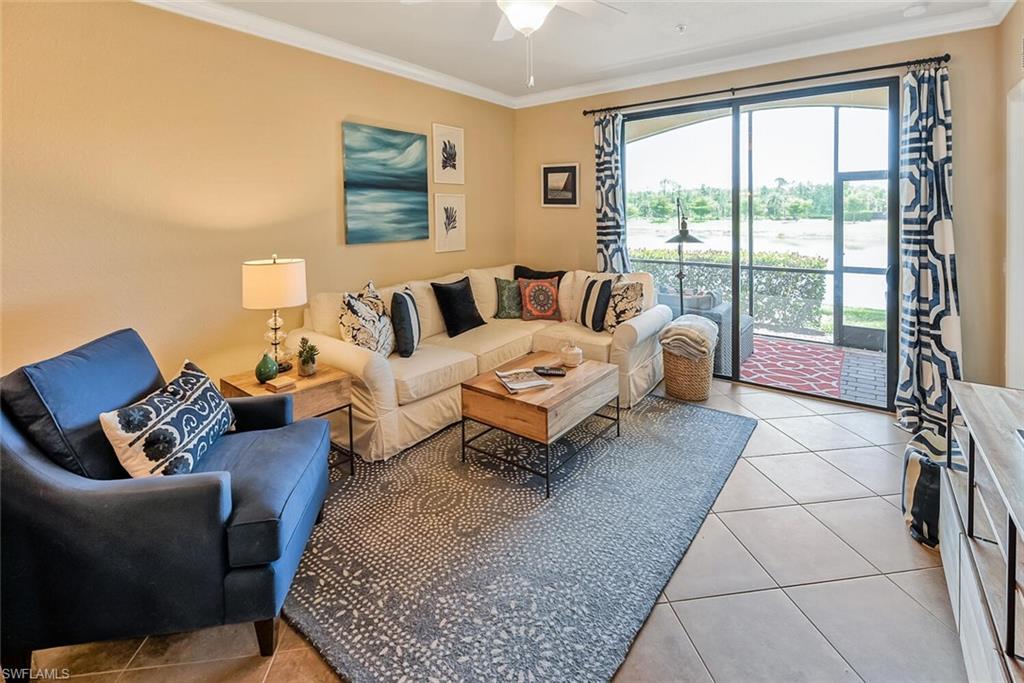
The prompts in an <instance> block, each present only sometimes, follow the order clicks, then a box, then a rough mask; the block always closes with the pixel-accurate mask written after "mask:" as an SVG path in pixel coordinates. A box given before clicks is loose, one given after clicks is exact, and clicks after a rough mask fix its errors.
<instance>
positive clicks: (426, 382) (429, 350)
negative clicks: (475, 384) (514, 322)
mask: <svg viewBox="0 0 1024 683" xmlns="http://www.w3.org/2000/svg"><path fill="white" fill-rule="evenodd" d="M486 327H489V325H488V326H486ZM486 327H483V328H480V329H486ZM467 334H470V333H467ZM459 338H460V339H461V338H462V337H459ZM435 340H437V341H442V340H443V341H449V338H448V336H447V335H443V334H442V335H437V336H435V337H432V338H430V339H426V340H424V342H423V343H422V344H420V347H419V348H418V349H416V353H414V354H413V355H412V356H410V357H409V358H402V357H401V356H391V357H390V358H388V365H390V366H391V373H392V374H393V375H394V377H395V392H396V393H397V395H398V405H406V404H407V403H412V402H413V401H418V400H419V399H421V398H426V397H428V396H433V395H434V394H436V393H438V392H440V391H444V390H445V389H449V388H451V387H454V386H458V385H459V384H460V383H462V382H464V381H465V380H467V379H469V378H470V377H473V376H474V375H475V374H476V357H474V356H473V354H471V353H468V352H466V351H461V350H459V349H457V348H452V347H446V346H439V345H437V344H434V343H432V342H434V341H435Z"/></svg>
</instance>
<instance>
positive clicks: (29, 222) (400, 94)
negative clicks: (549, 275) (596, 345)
mask: <svg viewBox="0 0 1024 683" xmlns="http://www.w3.org/2000/svg"><path fill="white" fill-rule="evenodd" d="M345 120H355V121H360V122H364V123H372V124H379V125H385V126H389V127H394V128H399V129H403V130H413V131H419V132H423V133H429V132H430V125H431V123H432V122H442V123H448V124H452V125H456V126H461V127H463V128H464V129H465V139H466V151H467V157H468V166H467V176H466V184H465V185H464V186H457V185H432V187H431V193H433V192H458V193H461V192H464V193H465V194H466V195H467V211H468V221H469V223H468V225H469V234H468V249H467V250H466V251H465V252H455V253H448V254H435V253H434V245H433V240H432V239H431V240H427V241H417V242H405V243H395V244H389V245H362V246H352V247H347V246H345V245H344V241H343V239H342V237H341V233H340V230H341V227H340V226H341V225H342V223H341V220H340V207H339V201H340V200H341V197H342V193H341V191H340V187H339V185H340V182H341V163H340V154H341V152H340V144H341V132H340V126H341V122H342V121H345ZM513 126H514V117H513V113H512V111H511V110H508V109H505V108H503V107H499V106H496V105H492V104H488V103H485V102H482V101H479V100H475V99H472V98H469V97H464V96H461V95H457V94H454V93H451V92H447V91H443V90H439V89H437V88H432V87H430V86H426V85H421V84H418V83H414V82H412V81H408V80H405V79H400V78H397V77H392V76H388V75H385V74H382V73H380V72H377V71H372V70H369V69H365V68H362V67H358V66H354V65H351V64H347V63H344V62H340V61H337V60H334V59H330V58H327V57H322V56H319V55H315V54H312V53H310V52H306V51H303V50H298V49H295V48H292V47H287V46H284V45H280V44H278V43H273V42H270V41H267V40H262V39H259V38H255V37H253V36H248V35H245V34H242V33H238V32H236V31H231V30H228V29H224V28H220V27H217V26H213V25H210V24H206V23H201V22H198V21H193V20H190V19H186V18H183V17H179V16H176V15H173V14H169V13H166V12H163V11H159V10H155V9H151V8H147V7H143V6H140V5H135V4H128V3H118V4H74V5H72V4H42V3H40V4H31V5H27V4H12V3H4V7H3V136H2V142H3V145H2V146H3V169H2V172H3V179H4V184H3V197H2V201H3V207H2V221H3V223H2V230H3V239H2V250H3V251H2V254H3V263H2V270H3V273H2V286H3V325H2V327H3V330H2V351H3V356H2V363H0V364H2V370H3V371H7V370H10V369H11V368H14V367H16V366H18V365H20V364H22V363H25V362H28V361H32V360H38V359H41V358H45V357H47V356H49V355H52V354H56V353H59V352H61V351H63V350H65V349H67V348H69V347H71V346H73V345H76V344H79V343H81V342H84V341H87V340H89V339H91V338H92V337H95V336H97V335H100V334H103V333H105V332H108V331H110V330H113V329H117V328H119V327H127V326H131V327H135V328H137V329H138V330H139V331H140V332H141V333H142V336H143V337H144V338H145V339H146V341H147V342H148V343H149V344H150V346H151V348H152V349H153V351H154V353H155V355H156V357H157V360H158V362H159V363H160V366H161V368H162V369H163V370H164V372H165V373H167V372H174V371H176V369H177V365H178V364H179V363H180V362H181V360H182V359H183V358H184V357H185V356H189V357H191V358H192V359H193V360H195V361H196V362H198V363H199V364H200V365H201V366H203V367H204V368H206V369H207V371H208V372H210V373H211V374H214V375H220V374H227V373H230V372H239V371H243V370H248V369H251V368H252V367H255V365H256V361H257V360H258V355H259V352H260V351H261V349H262V347H263V344H262V341H261V336H262V334H263V331H264V329H265V328H264V321H265V320H266V318H267V317H269V314H268V313H264V312H261V311H260V312H257V311H244V310H242V308H241V285H240V267H239V265H240V263H241V262H242V261H243V260H245V259H251V258H260V257H267V256H269V255H270V254H271V253H273V252H277V253H278V254H280V255H282V256H300V257H304V258H305V259H306V260H307V268H308V276H307V277H308V284H309V290H310V292H315V291H322V290H325V289H334V290H341V289H344V288H348V287H356V286H359V285H361V284H362V283H363V282H365V281H366V279H368V278H370V277H373V278H375V279H377V281H378V282H379V283H381V284H388V283H390V282H395V281H400V280H404V279H409V278H412V277H424V276H429V275H436V274H439V273H445V272H450V271H455V270H460V269H463V268H466V267H468V266H471V265H474V266H477V265H488V264H497V263H499V262H508V261H509V260H510V258H511V256H512V253H513V250H514V233H513V222H512V215H513V200H512V190H511V188H512V164H511V162H512V158H513V153H512V146H513V143H514V129H513ZM431 202H433V199H431ZM286 319H287V322H288V325H289V327H294V326H297V324H298V322H299V321H300V317H299V314H298V310H297V309H295V310H292V311H290V312H289V313H288V314H287V315H286Z"/></svg>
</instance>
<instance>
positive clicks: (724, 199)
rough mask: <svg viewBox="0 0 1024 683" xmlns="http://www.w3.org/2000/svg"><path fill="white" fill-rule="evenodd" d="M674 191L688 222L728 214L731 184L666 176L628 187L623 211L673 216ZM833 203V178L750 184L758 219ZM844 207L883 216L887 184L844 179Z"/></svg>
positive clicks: (825, 214)
mask: <svg viewBox="0 0 1024 683" xmlns="http://www.w3.org/2000/svg"><path fill="white" fill-rule="evenodd" d="M677 197H678V198H679V199H680V200H681V201H682V206H683V212H684V213H685V214H686V216H687V219H688V220H689V221H691V222H696V223H699V222H702V221H713V220H721V219H723V218H728V217H729V216H730V215H731V210H732V191H731V190H730V189H728V188H722V187H709V186H707V185H701V186H700V187H698V188H683V187H682V186H680V185H679V183H677V182H675V181H674V180H668V179H666V180H662V181H661V182H660V183H659V188H658V189H657V190H640V191H636V192H628V193H627V197H626V212H627V215H628V216H629V217H631V218H643V219H647V220H649V221H651V222H652V223H666V222H669V221H674V220H675V218H676V198H677ZM741 197H742V200H741V201H742V202H743V209H742V211H743V215H746V198H745V197H743V196H742V195H741ZM832 204H833V188H832V183H792V182H789V181H787V180H786V179H785V178H776V179H775V184H774V185H771V186H769V185H762V186H761V187H759V188H755V189H754V207H753V208H754V218H758V219H769V220H797V219H800V218H831V217H832ZM843 213H844V216H845V218H846V220H848V221H860V220H871V219H873V218H881V217H884V216H885V213H886V190H885V188H884V187H878V186H876V185H862V184H856V183H854V184H849V185H847V188H846V196H845V197H844V202H843Z"/></svg>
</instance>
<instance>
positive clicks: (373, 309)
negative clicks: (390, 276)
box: [338, 280, 395, 356]
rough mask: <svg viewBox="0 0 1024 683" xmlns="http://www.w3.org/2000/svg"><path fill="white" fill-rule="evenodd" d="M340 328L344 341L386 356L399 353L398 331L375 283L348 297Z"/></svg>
mask: <svg viewBox="0 0 1024 683" xmlns="http://www.w3.org/2000/svg"><path fill="white" fill-rule="evenodd" d="M338 326H339V332H340V334H341V339H342V341H347V342H349V343H350V344H355V345H356V346H361V347H362V348H364V349H367V350H369V351H373V352H374V353H379V354H380V355H382V356H389V355H391V352H392V351H394V350H395V329H394V328H393V327H392V326H391V318H390V317H388V312H387V307H386V306H385V305H384V299H383V298H381V295H380V294H379V293H378V292H377V288H376V287H374V286H373V281H372V280H371V281H370V282H367V283H366V286H365V287H363V288H362V289H361V290H360V291H358V292H356V293H355V294H345V296H344V299H343V301H342V306H341V312H340V315H339V316H338Z"/></svg>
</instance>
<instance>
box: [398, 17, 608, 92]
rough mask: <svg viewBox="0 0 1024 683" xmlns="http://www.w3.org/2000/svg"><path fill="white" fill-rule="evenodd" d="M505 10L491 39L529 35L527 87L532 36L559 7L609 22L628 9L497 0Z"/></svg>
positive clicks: (531, 54)
mask: <svg viewBox="0 0 1024 683" xmlns="http://www.w3.org/2000/svg"><path fill="white" fill-rule="evenodd" d="M401 1H402V3H403V4H406V5H414V4H421V3H424V2H430V1H431V0H401ZM495 2H496V3H497V5H498V8H499V9H501V20H500V21H499V22H498V27H497V28H496V29H495V31H494V36H493V37H492V38H491V40H493V41H495V42H503V41H506V40H510V39H512V38H514V37H515V36H516V33H521V34H522V35H523V36H525V37H526V45H527V48H526V49H527V68H528V71H529V75H528V79H527V82H526V87H528V88H532V87H533V86H534V80H533V40H532V38H531V37H532V36H533V34H534V32H536V31H537V29H539V28H540V27H541V26H542V25H543V24H544V20H545V19H547V17H548V14H550V12H551V10H553V9H555V8H556V7H559V8H561V9H566V10H569V11H570V12H572V13H574V14H578V15H580V16H582V17H586V18H587V19H596V20H598V21H607V20H609V19H610V18H612V17H614V16H617V15H623V14H626V10H624V9H622V8H621V7H616V6H615V5H613V4H611V3H610V2H606V1H605V0H495Z"/></svg>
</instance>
